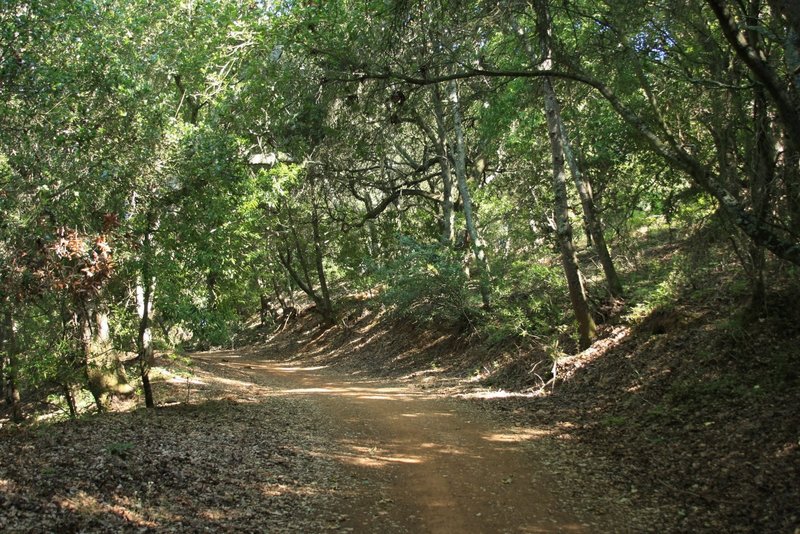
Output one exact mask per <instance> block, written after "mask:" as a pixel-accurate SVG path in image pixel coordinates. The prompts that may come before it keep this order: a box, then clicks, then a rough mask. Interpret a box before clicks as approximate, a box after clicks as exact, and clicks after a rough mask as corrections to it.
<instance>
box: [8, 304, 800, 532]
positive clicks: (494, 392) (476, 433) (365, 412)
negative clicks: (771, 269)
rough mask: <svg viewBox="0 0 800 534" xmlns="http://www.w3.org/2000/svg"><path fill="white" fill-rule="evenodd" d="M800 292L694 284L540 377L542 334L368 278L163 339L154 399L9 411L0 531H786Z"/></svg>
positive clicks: (798, 465)
mask: <svg viewBox="0 0 800 534" xmlns="http://www.w3.org/2000/svg"><path fill="white" fill-rule="evenodd" d="M798 301H800V295H798V294H796V292H793V291H789V290H777V291H773V292H771V294H770V299H769V306H768V309H766V310H764V312H763V313H762V314H761V315H760V316H758V317H753V318H747V316H745V315H742V314H740V313H737V310H739V309H741V305H742V301H741V295H739V296H737V293H736V292H735V291H722V290H715V291H710V292H709V291H706V292H705V293H704V294H703V295H702V297H701V298H695V297H691V298H690V297H686V298H681V299H679V300H678V301H676V302H674V303H673V304H672V305H670V306H669V307H662V308H659V309H656V310H654V311H652V312H651V313H650V314H649V315H648V316H647V317H645V318H644V319H643V320H640V321H639V322H637V323H635V324H630V323H626V322H624V321H619V322H616V323H613V322H612V323H610V324H606V325H604V326H603V327H602V330H603V338H602V339H601V340H600V341H598V342H597V343H595V344H594V346H593V347H592V348H591V349H589V350H587V351H584V352H581V353H577V354H574V355H571V356H562V357H561V358H559V359H558V360H557V363H556V370H557V376H558V380H556V381H555V382H554V383H550V384H549V385H547V386H546V387H542V385H543V381H542V380H541V379H540V377H546V376H547V375H546V373H544V372H542V369H543V368H546V364H548V362H549V364H552V362H551V361H550V360H548V359H547V358H548V356H547V355H546V354H544V353H542V352H541V351H539V352H537V351H536V350H528V349H525V350H523V349H521V348H520V347H518V346H515V345H508V346H496V347H492V346H487V345H486V344H485V343H475V342H474V340H465V339H464V338H463V336H460V335H458V334H457V333H454V332H445V331H437V330H432V329H427V330H426V329H421V328H419V327H415V326H413V325H410V324H408V323H407V322H404V321H401V320H397V319H393V318H390V317H387V316H386V315H385V313H384V312H382V311H381V310H380V308H379V307H375V306H372V305H371V304H370V302H369V300H368V299H358V298H354V299H352V300H351V301H350V302H349V303H348V304H347V306H348V307H347V312H346V313H345V314H344V316H343V320H342V322H341V324H339V325H337V326H336V327H333V328H328V329H322V328H321V327H320V325H319V324H318V323H317V321H316V319H315V318H314V316H313V314H310V313H305V314H301V317H299V318H298V319H297V320H296V321H295V322H293V323H290V324H289V326H288V327H287V328H285V329H284V330H283V331H281V332H279V333H274V332H266V331H265V332H262V335H261V337H260V339H257V340H256V339H251V340H250V341H249V343H250V344H249V345H248V346H246V347H243V348H239V349H236V350H227V351H212V352H201V353H193V354H190V355H186V356H174V355H173V356H167V355H164V356H162V357H160V358H159V361H158V367H156V368H154V370H153V378H154V384H155V387H156V398H157V399H158V401H159V407H158V408H157V409H156V410H145V409H141V408H138V409H137V406H135V405H132V404H125V403H120V404H119V405H118V406H116V407H115V410H114V411H111V412H109V413H105V414H90V415H87V416H85V417H82V418H80V419H79V420H77V421H61V422H47V421H43V422H40V423H37V424H34V425H28V426H20V427H15V426H10V425H4V426H3V428H0V442H2V444H3V446H2V447H0V531H10V532H17V531H19V532H117V531H130V532H148V531H152V532H200V531H211V532H216V531H230V532H326V531H332V532H398V533H403V532H559V531H563V532H785V533H788V534H796V533H797V532H798V528H800V482H798V481H800V412H798V406H800V372H798V369H800V349H798V347H800V307H798V306H797V304H796V303H797V302H798ZM487 354H491V356H492V357H491V358H489V357H487ZM489 362H494V363H489ZM0 423H2V420H0Z"/></svg>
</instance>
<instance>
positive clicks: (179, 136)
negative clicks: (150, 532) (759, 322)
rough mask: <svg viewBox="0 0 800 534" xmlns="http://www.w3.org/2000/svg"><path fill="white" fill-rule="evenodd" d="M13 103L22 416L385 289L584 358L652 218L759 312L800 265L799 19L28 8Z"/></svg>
mask: <svg viewBox="0 0 800 534" xmlns="http://www.w3.org/2000/svg"><path fill="white" fill-rule="evenodd" d="M0 96H1V98H0V118H1V119H2V120H1V121H0V183H2V191H0V210H1V213H2V217H1V218H0V312H1V313H2V316H3V321H2V327H0V341H1V342H2V345H1V346H0V349H1V350H2V353H1V355H2V367H0V372H2V375H3V377H4V378H3V381H2V382H3V390H4V392H5V395H6V396H7V397H8V399H9V402H11V403H12V404H14V403H18V399H19V391H18V390H19V388H20V387H31V388H32V387H34V386H36V385H41V384H47V385H50V386H52V387H58V388H59V391H62V392H63V394H64V395H65V397H66V398H67V399H68V402H69V405H70V407H71V409H72V411H73V412H74V411H75V407H74V402H73V400H71V399H72V397H73V396H74V393H75V391H77V390H79V389H81V388H87V389H89V390H90V391H91V392H92V393H93V394H94V395H95V398H96V402H97V405H98V408H102V406H103V403H104V402H105V401H104V398H105V395H107V394H108V393H113V392H115V391H121V390H123V389H125V382H126V381H127V380H126V378H125V376H123V375H124V373H121V372H120V366H119V361H118V359H119V358H118V356H119V355H121V354H125V353H135V354H136V355H137V356H136V360H135V361H136V362H137V369H138V370H139V374H140V377H141V380H142V381H143V384H144V387H145V390H147V383H148V379H147V376H148V370H149V365H150V362H151V358H152V353H153V343H154V342H159V343H165V344H176V343H183V344H185V345H187V346H191V347H196V348H198V347H209V346H219V345H224V344H226V343H229V342H230V340H231V339H234V338H235V336H236V335H237V334H238V333H239V332H241V331H243V330H244V329H245V328H246V327H247V326H248V325H250V323H251V321H252V319H253V318H254V317H258V318H259V320H260V322H261V323H262V324H263V325H272V324H273V323H275V324H276V325H278V324H280V322H281V321H283V320H287V319H288V318H289V317H290V316H291V315H292V314H293V313H296V311H297V310H296V306H298V305H299V304H298V303H297V302H296V299H305V301H306V302H308V303H309V304H310V305H312V306H313V311H314V312H316V313H318V314H319V315H320V317H321V318H322V320H323V322H324V323H325V324H327V325H333V324H335V323H337V322H338V321H340V320H341V317H340V316H339V314H338V312H339V309H340V307H339V302H340V300H341V299H342V298H343V297H344V296H345V295H346V294H348V292H354V291H362V290H370V291H371V290H373V289H375V288H379V292H380V293H381V295H382V296H381V298H382V302H383V304H384V305H386V306H388V307H390V308H391V309H392V310H394V311H395V312H396V313H399V314H402V315H404V316H406V317H408V318H410V319H412V320H413V321H415V322H418V323H428V324H437V325H439V326H442V325H445V326H448V327H452V328H455V329H461V330H462V331H469V332H477V333H478V334H479V335H482V336H496V337H498V338H504V339H506V338H512V337H516V338H524V337H530V336H535V337H537V338H538V339H542V340H546V339H548V337H549V336H552V335H554V333H558V332H563V331H565V330H566V331H568V332H569V333H570V335H573V336H574V338H575V342H576V346H577V348H586V347H588V346H589V345H591V343H592V342H593V340H594V339H595V337H596V322H597V321H598V316H599V310H600V309H601V308H602V307H603V306H605V305H606V304H607V303H609V302H613V301H619V300H621V299H625V298H629V297H630V296H631V292H630V289H629V287H627V285H626V279H625V276H624V274H621V269H620V265H619V262H620V257H621V256H620V254H618V251H619V250H625V251H631V250H633V251H635V250H636V249H637V247H639V246H641V245H640V244H639V243H638V241H637V239H638V237H639V236H640V234H639V233H638V232H639V230H640V228H641V227H642V226H649V227H652V228H660V229H663V230H665V231H670V232H672V231H678V232H684V233H689V232H697V231H698V228H703V229H705V230H706V231H707V232H708V233H710V234H712V235H713V236H714V237H715V238H716V240H717V242H719V243H722V244H723V245H722V246H725V247H730V249H731V250H732V251H734V253H735V254H736V256H737V257H738V259H739V261H740V263H741V267H742V276H743V279H744V280H746V281H747V283H748V287H749V291H750V294H751V306H752V307H753V309H756V310H757V309H758V307H759V306H763V302H764V299H765V276H766V273H767V272H768V269H766V266H767V264H768V263H769V262H777V263H779V264H783V265H786V266H794V267H796V266H800V13H799V12H798V9H797V8H796V7H795V4H794V3H793V2H791V1H789V0H769V1H762V0H752V1H749V2H726V1H724V0H705V1H701V0H693V1H691V2H688V3H687V2H679V1H675V0H649V1H646V2H642V1H638V0H637V1H619V2H617V1H615V2H603V1H596V0H559V1H555V0H536V1H534V2H522V1H509V2H497V1H487V0H437V1H433V2H422V1H414V0H396V1H388V0H367V1H363V0H362V1H358V2H356V1H353V0H331V1H325V2H320V1H296V0H266V1H261V0H259V1H253V0H168V1H164V2H157V3H153V2H149V1H147V2H145V1H143V0H86V1H82V2H71V1H65V0H35V1H22V0H9V1H6V2H4V3H3V6H2V8H0ZM595 261H596V264H594V265H596V266H597V267H596V268H594V269H593V270H592V265H593V262H595ZM587 270H588V271H590V272H589V273H587ZM109 354H111V355H113V356H114V357H109ZM111 375H116V377H117V378H116V379H114V380H109V378H108V377H109V376H111ZM128 387H129V386H128ZM145 393H147V391H145ZM151 397H152V396H149V397H148V404H152V402H153V399H152V398H151ZM15 399H16V400H15Z"/></svg>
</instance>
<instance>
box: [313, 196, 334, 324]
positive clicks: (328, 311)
mask: <svg viewBox="0 0 800 534" xmlns="http://www.w3.org/2000/svg"><path fill="white" fill-rule="evenodd" d="M311 232H312V235H313V237H314V265H315V267H316V269H317V279H318V280H319V291H320V293H321V294H322V307H323V309H322V310H321V312H322V316H323V318H324V319H325V320H326V321H327V322H328V323H329V324H334V323H335V322H336V320H335V318H334V316H333V305H332V304H331V294H330V291H329V290H328V280H327V278H326V276H325V265H324V263H323V257H324V250H323V243H322V235H321V234H320V231H319V212H318V208H317V204H316V202H315V203H314V206H313V210H312V213H311Z"/></svg>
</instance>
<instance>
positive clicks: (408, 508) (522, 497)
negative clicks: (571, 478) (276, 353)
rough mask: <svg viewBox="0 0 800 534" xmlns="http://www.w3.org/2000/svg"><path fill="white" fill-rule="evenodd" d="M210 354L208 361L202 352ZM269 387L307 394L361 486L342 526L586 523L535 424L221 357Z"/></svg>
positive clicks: (466, 528) (402, 528)
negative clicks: (559, 493) (561, 485)
mask: <svg viewBox="0 0 800 534" xmlns="http://www.w3.org/2000/svg"><path fill="white" fill-rule="evenodd" d="M206 361H208V360H206ZM222 361H224V362H227V363H223V364H221V365H225V366H227V367H232V368H235V369H236V370H237V371H239V372H241V373H242V374H243V375H244V376H248V378H249V379H250V380H252V381H253V382H256V383H260V384H263V385H266V386H268V387H270V388H274V390H275V394H277V395H287V396H298V397H302V398H306V399H309V400H310V401H311V402H313V404H314V405H315V406H316V407H318V408H319V410H320V411H321V413H322V414H323V415H324V416H325V417H326V418H328V419H329V420H330V421H331V423H332V424H331V433H332V435H331V436H330V438H331V448H330V451H328V452H327V453H326V454H329V455H330V456H331V457H333V458H334V459H336V460H337V461H339V462H341V463H343V464H345V465H346V466H347V467H346V469H347V472H348V473H349V474H350V476H352V477H353V479H354V480H353V481H354V485H355V487H356V488H360V489H358V490H357V491H356V492H355V495H354V496H353V498H352V499H351V501H350V502H349V503H348V504H349V507H348V509H347V510H343V511H342V514H343V517H342V524H341V526H342V531H344V532H348V531H352V532H412V533H418V532H419V533H421V532H432V533H471V532H476V533H477V532H486V533H490V532H491V533H495V532H497V533H500V532H509V533H511V532H515V533H516V532H590V531H592V532H593V531H597V529H596V528H595V527H596V525H589V524H582V523H581V522H580V521H578V520H577V519H576V518H575V517H573V516H572V515H571V513H570V506H569V505H568V504H567V503H566V502H564V501H562V500H559V499H558V498H557V497H556V496H555V495H554V494H552V493H551V489H550V488H551V487H552V484H551V483H550V482H549V481H548V477H549V475H548V470H547V468H546V467H545V466H544V465H541V464H539V463H537V459H536V447H537V446H539V447H541V446H542V445H537V443H536V439H537V437H538V436H537V431H535V430H531V429H524V430H523V429H517V428H513V427H512V428H502V427H500V426H498V425H497V424H496V423H493V422H491V421H489V420H487V416H486V414H485V413H483V412H481V411H478V410H475V409H473V408H471V407H470V405H469V404H468V403H466V402H464V401H459V400H458V399H446V398H441V397H435V396H432V395H427V394H425V393H423V392H420V391H417V390H414V389H413V388H411V387H408V386H405V385H397V384H391V383H386V382H375V381H357V380H354V379H352V378H351V377H348V376H343V375H340V374H335V373H333V372H329V371H328V370H326V369H322V368H301V367H292V366H291V364H287V363H281V362H268V361H263V360H246V359H236V360H230V359H228V360H222Z"/></svg>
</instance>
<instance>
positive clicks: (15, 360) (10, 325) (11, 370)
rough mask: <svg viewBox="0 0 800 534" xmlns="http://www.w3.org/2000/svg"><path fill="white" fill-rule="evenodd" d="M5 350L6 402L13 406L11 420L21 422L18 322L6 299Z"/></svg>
mask: <svg viewBox="0 0 800 534" xmlns="http://www.w3.org/2000/svg"><path fill="white" fill-rule="evenodd" d="M3 334H4V335H3V337H4V340H3V341H4V343H3V345H4V346H3V351H4V352H5V354H6V359H7V360H6V361H7V362H8V365H7V367H6V387H5V396H6V403H7V404H8V406H9V407H10V408H11V420H12V421H13V422H15V423H21V422H22V420H23V417H22V403H21V399H20V394H19V382H18V378H19V353H18V350H19V347H18V346H17V324H16V321H15V320H14V314H13V312H12V310H11V305H10V303H9V302H8V300H7V301H6V307H5V310H3Z"/></svg>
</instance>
